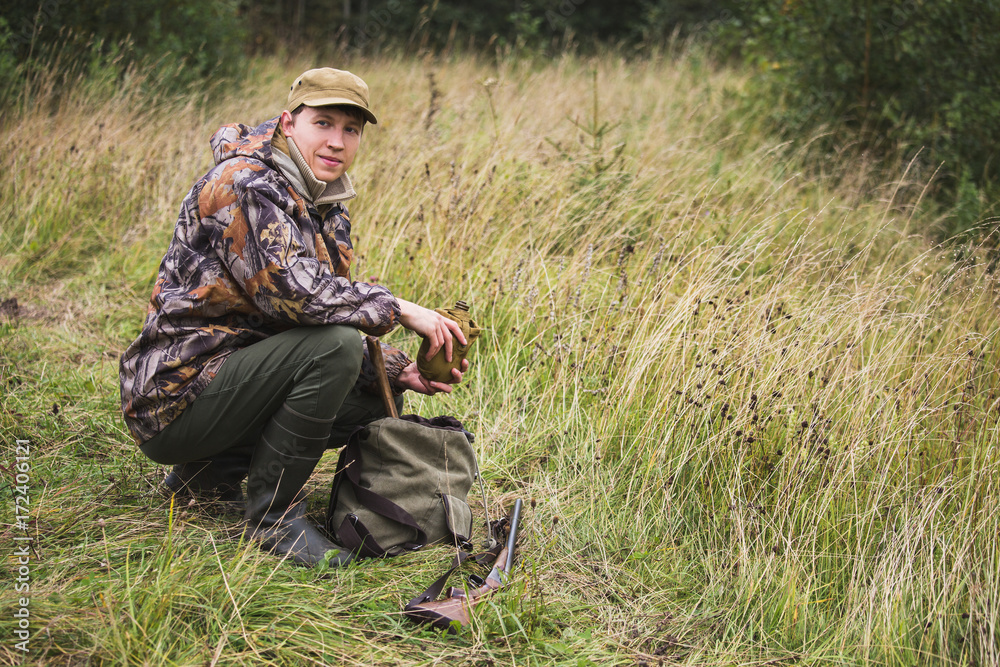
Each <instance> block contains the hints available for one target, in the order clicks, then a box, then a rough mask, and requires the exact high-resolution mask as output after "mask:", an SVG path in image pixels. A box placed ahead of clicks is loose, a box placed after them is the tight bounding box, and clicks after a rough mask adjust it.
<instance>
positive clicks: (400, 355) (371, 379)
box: [354, 341, 413, 396]
mask: <svg viewBox="0 0 1000 667" xmlns="http://www.w3.org/2000/svg"><path fill="white" fill-rule="evenodd" d="M379 344H380V345H381V346H382V357H383V358H384V359H385V374H386V375H387V376H389V386H390V387H392V390H393V393H395V394H396V395H397V396H398V395H399V394H402V393H403V390H402V389H399V388H397V387H396V378H398V377H399V374H400V373H402V372H403V369H404V368H406V367H407V366H409V365H410V364H411V363H413V360H412V359H410V357H409V356H407V354H406V353H405V352H403V351H402V350H397V349H396V348H394V347H392V346H391V345H387V344H385V343H383V342H381V341H379ZM361 347H362V348H363V349H364V351H365V358H364V360H363V361H362V362H361V374H360V375H359V376H358V381H357V382H356V383H355V385H354V386H355V387H357V388H358V389H361V390H362V391H364V392H366V393H369V394H376V395H377V394H378V385H377V384H376V383H375V382H376V381H375V372H376V371H375V366H374V365H373V364H372V361H371V359H370V358H369V357H368V346H367V345H362V346H361Z"/></svg>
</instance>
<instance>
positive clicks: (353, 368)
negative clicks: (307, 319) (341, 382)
mask: <svg viewBox="0 0 1000 667" xmlns="http://www.w3.org/2000/svg"><path fill="white" fill-rule="evenodd" d="M316 329H317V331H316V334H315V336H316V338H317V339H318V345H317V352H318V355H317V358H318V359H320V360H321V361H322V362H326V363H328V364H330V365H331V366H334V367H336V368H337V369H340V370H341V372H343V373H346V374H349V375H350V376H352V377H355V378H356V377H357V376H358V375H359V374H360V373H361V362H362V360H363V359H364V352H363V351H362V350H363V344H362V341H361V335H360V334H359V333H358V330H357V329H355V328H354V327H347V326H343V325H339V324H329V325H325V326H320V327H316Z"/></svg>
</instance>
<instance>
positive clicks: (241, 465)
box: [163, 448, 251, 514]
mask: <svg viewBox="0 0 1000 667" xmlns="http://www.w3.org/2000/svg"><path fill="white" fill-rule="evenodd" d="M250 455H251V451H250V450H249V449H247V448H244V449H234V450H229V451H225V452H222V453H220V454H217V455H215V456H213V457H211V458H210V459H205V460H203V461H190V462H188V463H179V464H177V465H175V466H174V468H173V470H171V471H170V474H168V475H167V477H166V478H165V479H164V480H163V485H164V486H165V487H166V488H167V490H168V491H169V492H171V493H176V494H177V495H182V496H190V497H193V498H198V499H200V500H204V501H208V502H210V503H216V504H218V505H219V507H220V508H221V509H222V510H223V512H224V513H236V514H243V513H244V512H245V511H246V503H245V501H244V498H243V489H242V488H240V483H241V482H242V481H243V478H245V477H246V476H247V472H248V471H249V469H250Z"/></svg>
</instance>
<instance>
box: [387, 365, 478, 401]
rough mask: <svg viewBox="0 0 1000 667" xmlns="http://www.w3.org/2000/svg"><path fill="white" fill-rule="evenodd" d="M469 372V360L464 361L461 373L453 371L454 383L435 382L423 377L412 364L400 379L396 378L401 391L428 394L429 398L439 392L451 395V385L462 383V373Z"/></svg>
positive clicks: (454, 369) (400, 374)
mask: <svg viewBox="0 0 1000 667" xmlns="http://www.w3.org/2000/svg"><path fill="white" fill-rule="evenodd" d="M467 370H469V360H468V359H463V360H462V370H461V371H459V370H458V369H457V368H453V369H451V377H452V382H450V383H448V382H434V381H433V380H428V379H427V378H425V377H424V376H423V375H421V374H420V371H419V370H417V365H416V364H415V363H412V364H410V365H409V366H407V367H406V368H404V369H403V370H402V371H400V372H399V377H397V378H396V386H397V387H399V388H400V389H409V390H411V391H415V392H418V393H421V394H427V395H428V396H433V395H434V394H436V393H438V392H439V391H443V392H444V393H446V394H449V393H451V388H452V387H451V385H453V384H458V383H459V382H461V381H462V373H464V372H465V371H467Z"/></svg>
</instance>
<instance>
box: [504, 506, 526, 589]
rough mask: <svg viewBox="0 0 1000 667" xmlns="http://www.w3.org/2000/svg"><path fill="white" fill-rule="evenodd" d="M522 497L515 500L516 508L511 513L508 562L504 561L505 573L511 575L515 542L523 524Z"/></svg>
mask: <svg viewBox="0 0 1000 667" xmlns="http://www.w3.org/2000/svg"><path fill="white" fill-rule="evenodd" d="M522 504H523V503H522V502H521V499H520V498H518V499H517V500H516V501H514V509H513V511H511V513H510V533H509V534H508V535H507V562H506V563H504V568H503V571H504V574H507V575H510V570H511V568H512V567H514V543H515V542H517V532H518V530H519V528H520V525H521V505H522Z"/></svg>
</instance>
